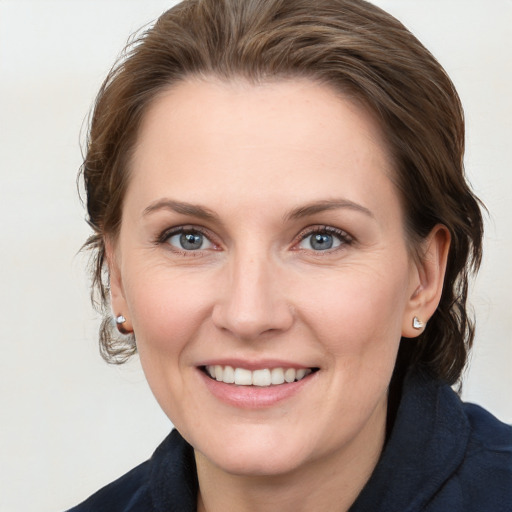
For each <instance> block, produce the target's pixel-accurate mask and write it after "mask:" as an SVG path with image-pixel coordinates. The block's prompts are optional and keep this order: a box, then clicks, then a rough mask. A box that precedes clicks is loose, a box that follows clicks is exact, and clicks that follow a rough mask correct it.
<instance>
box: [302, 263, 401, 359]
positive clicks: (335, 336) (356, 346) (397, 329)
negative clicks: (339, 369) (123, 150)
mask: <svg viewBox="0 0 512 512" xmlns="http://www.w3.org/2000/svg"><path fill="white" fill-rule="evenodd" d="M308 289H310V290H314V291H313V292H312V293H310V294H308V295H304V294H303V295H302V304H303V305H302V307H299V308H298V310H301V311H303V312H304V323H305V324H306V325H309V326H310V327H311V328H312V329H313V330H314V331H315V333H316V335H317V336H318V338H319V339H320V340H321V341H322V343H323V344H324V348H325V349H326V350H327V351H328V352H329V353H330V354H331V355H332V356H334V357H337V356H339V358H338V359H337V360H336V364H340V365H341V364H351V363H353V362H354V361H353V358H355V359H358V358H359V359H360V358H367V359H368V360H367V361H365V363H368V362H370V361H369V359H371V358H373V359H374V360H375V361H374V362H375V364H376V365H378V364H379V360H380V359H381V360H382V361H383V362H385V363H386V364H389V361H391V362H392V363H393V364H394V356H395V353H396V349H397V347H398V343H399V341H400V337H401V330H402V318H403V315H404V311H405V307H406V302H407V301H406V296H407V276H406V274H405V273H404V272H403V270H400V269H397V270H395V269H389V268H388V269H386V270H385V271H383V272H376V271H375V270H373V271H371V269H369V268H358V269H356V268H352V269H346V271H345V272H343V273H340V274H339V275H338V276H330V278H326V279H325V281H323V282H322V281H320V282H319V281H318V280H317V281H316V285H315V286H314V287H308Z"/></svg>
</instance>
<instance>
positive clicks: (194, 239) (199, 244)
mask: <svg viewBox="0 0 512 512" xmlns="http://www.w3.org/2000/svg"><path fill="white" fill-rule="evenodd" d="M168 243H169V244H170V245H172V246H174V247H176V248H177V249H180V250H183V251H199V250H204V249H209V248H210V247H211V246H212V243H211V242H210V240H208V238H206V237H205V236H204V235H203V234H202V233H199V232H198V231H182V232H181V233H176V234H175V235H172V236H170V237H169V239H168Z"/></svg>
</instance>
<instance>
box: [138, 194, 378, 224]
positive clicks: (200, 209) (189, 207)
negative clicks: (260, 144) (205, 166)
mask: <svg viewBox="0 0 512 512" xmlns="http://www.w3.org/2000/svg"><path fill="white" fill-rule="evenodd" d="M340 208H347V209H349V210H355V211H358V212H361V213H363V214H365V215H367V216H369V217H371V218H374V215H373V213H372V212H371V211H370V210H369V209H368V208H366V207H364V206H362V205H360V204H358V203H354V202H353V201H350V200H348V199H327V200H323V201H315V202H313V203H309V204H306V205H304V206H299V207H298V208H295V209H293V210H291V211H290V212H289V213H287V214H286V215H285V216H284V219H285V220H297V219H301V218H304V217H308V216H311V215H315V214H317V213H321V212H325V211H328V210H337V209H340ZM159 210H170V211H174V212H176V213H180V214H182V215H191V216H193V217H197V218H199V219H204V220H215V221H219V217H218V216H217V215H216V214H215V213H214V212H213V211H212V210H210V209H208V208H205V207H204V206H201V205H198V204H193V203H184V202H182V201H175V200H173V199H159V200H157V201H155V202H154V203H151V204H150V205H149V206H148V207H147V208H145V209H144V211H143V215H144V216H145V215H149V214H151V213H153V212H156V211H159Z"/></svg>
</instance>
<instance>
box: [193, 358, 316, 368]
mask: <svg viewBox="0 0 512 512" xmlns="http://www.w3.org/2000/svg"><path fill="white" fill-rule="evenodd" d="M216 365H219V366H231V367H232V368H245V369H246V370H251V371H254V370H261V369H264V368H268V369H269V370H272V369H273V368H295V369H296V370H299V369H301V368H304V369H308V368H311V369H313V368H315V366H311V365H304V364H301V363H297V362H293V361H285V360H279V359H260V360H247V359H209V360H206V361H203V362H201V363H200V364H198V365H197V366H198V367H200V368H201V367H204V366H216Z"/></svg>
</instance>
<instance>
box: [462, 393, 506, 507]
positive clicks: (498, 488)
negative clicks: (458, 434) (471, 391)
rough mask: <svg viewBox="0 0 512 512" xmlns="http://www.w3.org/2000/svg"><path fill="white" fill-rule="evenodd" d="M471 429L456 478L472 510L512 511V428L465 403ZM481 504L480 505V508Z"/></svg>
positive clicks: (475, 406) (486, 412)
mask: <svg viewBox="0 0 512 512" xmlns="http://www.w3.org/2000/svg"><path fill="white" fill-rule="evenodd" d="M463 408H464V411H465V413H466V417H467V419H468V423H469V427H470V431H469V439H468V444H467V448H466V453H465V457H464V459H463V461H462V464H461V465H460V466H459V468H458V470H457V472H456V475H455V478H456V480H457V483H458V487H459V488H460V493H461V495H462V496H463V497H464V501H465V502H466V504H467V506H468V507H472V508H468V509H469V510H493V511H503V512H505V511H506V512H511V511H512V427H511V426H510V425H506V424H505V423H502V422H501V421H499V420H498V419H497V418H495V417H494V416H493V415H492V414H491V413H489V412H488V411H486V410H485V409H483V408H482V407H479V406H478V405H474V404H467V403H466V404H463ZM479 507H480V508H479Z"/></svg>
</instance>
